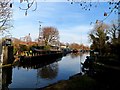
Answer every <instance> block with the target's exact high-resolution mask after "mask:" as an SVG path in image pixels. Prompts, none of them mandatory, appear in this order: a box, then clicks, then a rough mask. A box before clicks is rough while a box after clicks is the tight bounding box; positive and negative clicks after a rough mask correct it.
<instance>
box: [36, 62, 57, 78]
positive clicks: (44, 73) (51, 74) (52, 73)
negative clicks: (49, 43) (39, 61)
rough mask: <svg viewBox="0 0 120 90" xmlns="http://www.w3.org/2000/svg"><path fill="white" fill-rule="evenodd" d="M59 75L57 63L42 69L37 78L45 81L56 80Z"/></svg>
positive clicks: (39, 70)
mask: <svg viewBox="0 0 120 90" xmlns="http://www.w3.org/2000/svg"><path fill="white" fill-rule="evenodd" d="M57 74H58V63H57V62H55V63H53V64H50V65H47V66H44V67H43V68H41V69H38V72H37V76H41V78H45V79H54V78H55V77H56V76H57Z"/></svg>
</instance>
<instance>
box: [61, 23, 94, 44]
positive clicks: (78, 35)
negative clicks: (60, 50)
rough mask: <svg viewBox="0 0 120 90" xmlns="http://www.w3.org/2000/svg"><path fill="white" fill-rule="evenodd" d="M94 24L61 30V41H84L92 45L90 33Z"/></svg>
mask: <svg viewBox="0 0 120 90" xmlns="http://www.w3.org/2000/svg"><path fill="white" fill-rule="evenodd" d="M91 28H92V26H88V25H81V26H76V27H72V28H67V29H64V30H59V33H60V40H61V42H68V43H73V42H75V43H79V44H81V43H83V44H85V45H90V43H89V39H88V33H89V31H90V30H91Z"/></svg>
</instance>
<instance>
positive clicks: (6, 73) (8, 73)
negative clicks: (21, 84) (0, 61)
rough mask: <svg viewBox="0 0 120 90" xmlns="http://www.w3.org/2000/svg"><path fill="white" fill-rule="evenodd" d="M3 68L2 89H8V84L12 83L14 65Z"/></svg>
mask: <svg viewBox="0 0 120 90" xmlns="http://www.w3.org/2000/svg"><path fill="white" fill-rule="evenodd" d="M1 69H2V90H8V86H9V85H10V84H11V83H12V67H5V68H1Z"/></svg>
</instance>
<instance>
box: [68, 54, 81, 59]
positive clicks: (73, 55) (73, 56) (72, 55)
mask: <svg viewBox="0 0 120 90" xmlns="http://www.w3.org/2000/svg"><path fill="white" fill-rule="evenodd" d="M70 56H71V58H76V57H78V56H80V53H71V54H70Z"/></svg>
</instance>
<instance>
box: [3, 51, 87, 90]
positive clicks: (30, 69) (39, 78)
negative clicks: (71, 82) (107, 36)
mask: <svg viewBox="0 0 120 90" xmlns="http://www.w3.org/2000/svg"><path fill="white" fill-rule="evenodd" d="M87 55H89V53H77V54H73V53H71V54H68V55H66V56H63V57H61V58H58V59H56V60H54V61H53V62H49V63H48V62H46V63H42V64H41V63H17V64H16V66H14V67H6V68H2V88H9V89H11V88H33V89H35V88H42V87H45V86H47V85H49V84H53V83H56V82H58V81H60V80H67V79H69V77H70V76H73V75H75V74H77V73H79V72H81V63H80V62H84V60H85V58H86V56H87Z"/></svg>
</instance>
